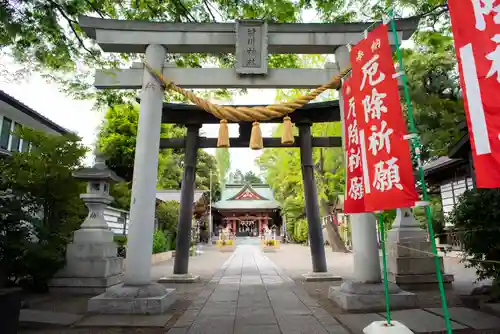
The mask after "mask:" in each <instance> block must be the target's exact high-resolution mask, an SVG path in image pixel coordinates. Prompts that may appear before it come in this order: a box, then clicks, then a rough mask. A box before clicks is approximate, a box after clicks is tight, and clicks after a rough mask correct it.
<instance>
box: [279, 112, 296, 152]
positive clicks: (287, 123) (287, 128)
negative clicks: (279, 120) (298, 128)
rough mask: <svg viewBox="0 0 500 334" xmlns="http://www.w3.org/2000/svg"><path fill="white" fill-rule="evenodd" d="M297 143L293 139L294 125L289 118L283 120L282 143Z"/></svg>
mask: <svg viewBox="0 0 500 334" xmlns="http://www.w3.org/2000/svg"><path fill="white" fill-rule="evenodd" d="M294 141H295V138H294V137H293V124H292V119H291V118H290V117H289V116H285V117H284V118H283V134H282V135H281V143H282V144H284V145H291V144H293V142H294Z"/></svg>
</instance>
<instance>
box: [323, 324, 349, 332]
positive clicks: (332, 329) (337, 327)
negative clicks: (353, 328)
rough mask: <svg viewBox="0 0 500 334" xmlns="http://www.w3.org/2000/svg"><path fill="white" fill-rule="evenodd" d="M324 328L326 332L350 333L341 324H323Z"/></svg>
mask: <svg viewBox="0 0 500 334" xmlns="http://www.w3.org/2000/svg"><path fill="white" fill-rule="evenodd" d="M323 326H325V325H323ZM325 328H326V331H327V332H328V334H350V333H349V331H348V330H347V329H345V328H344V327H342V326H341V325H335V326H325Z"/></svg>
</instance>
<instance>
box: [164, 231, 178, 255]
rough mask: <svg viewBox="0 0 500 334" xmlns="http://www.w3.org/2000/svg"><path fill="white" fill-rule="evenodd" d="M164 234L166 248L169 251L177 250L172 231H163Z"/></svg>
mask: <svg viewBox="0 0 500 334" xmlns="http://www.w3.org/2000/svg"><path fill="white" fill-rule="evenodd" d="M163 234H165V248H166V250H167V251H170V250H174V249H175V244H174V242H175V240H174V234H173V233H172V232H171V231H163Z"/></svg>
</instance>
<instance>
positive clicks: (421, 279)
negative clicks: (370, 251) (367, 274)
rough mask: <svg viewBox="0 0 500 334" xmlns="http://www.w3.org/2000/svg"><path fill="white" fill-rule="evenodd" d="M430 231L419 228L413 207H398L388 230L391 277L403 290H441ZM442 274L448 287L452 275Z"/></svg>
mask: <svg viewBox="0 0 500 334" xmlns="http://www.w3.org/2000/svg"><path fill="white" fill-rule="evenodd" d="M427 239H428V238H427V231H426V230H424V229H422V228H420V226H419V224H418V222H417V220H416V219H415V218H414V216H413V214H412V212H411V209H406V208H405V209H398V210H397V215H396V219H395V220H394V223H393V224H392V228H391V229H390V230H389V232H388V233H387V246H388V247H387V248H388V252H389V254H388V272H389V273H388V278H389V281H391V282H394V283H396V284H398V285H399V286H400V287H402V288H404V289H408V290H411V289H421V288H427V289H428V288H434V289H438V280H437V276H436V264H435V263H434V255H433V254H432V245H431V242H430V241H428V240H427ZM439 260H440V262H441V273H443V281H444V283H445V286H446V285H448V286H450V285H451V283H452V282H453V280H454V277H453V275H450V274H444V265H443V258H441V257H440V259H439Z"/></svg>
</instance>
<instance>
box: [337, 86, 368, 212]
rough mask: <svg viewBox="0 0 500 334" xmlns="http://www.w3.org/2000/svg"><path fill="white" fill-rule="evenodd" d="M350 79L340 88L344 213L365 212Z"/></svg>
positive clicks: (359, 151)
mask: <svg viewBox="0 0 500 334" xmlns="http://www.w3.org/2000/svg"><path fill="white" fill-rule="evenodd" d="M351 81H352V80H351V79H346V80H344V82H343V86H342V98H343V100H344V101H343V102H344V115H343V116H344V134H345V135H344V138H345V139H344V140H345V144H344V148H345V151H346V161H347V163H346V171H347V172H346V174H347V175H346V196H345V200H344V212H345V213H360V212H365V202H364V195H365V187H364V182H363V164H362V161H361V147H360V145H359V136H358V121H357V120H356V114H357V113H356V103H355V98H354V95H355V94H354V90H353V87H352V85H351Z"/></svg>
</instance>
